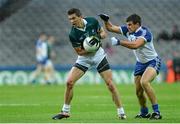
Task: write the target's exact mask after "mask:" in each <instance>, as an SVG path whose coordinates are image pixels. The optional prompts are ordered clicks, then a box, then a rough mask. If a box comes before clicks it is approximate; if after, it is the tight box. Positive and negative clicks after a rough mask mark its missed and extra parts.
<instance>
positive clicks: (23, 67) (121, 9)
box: [0, 0, 180, 84]
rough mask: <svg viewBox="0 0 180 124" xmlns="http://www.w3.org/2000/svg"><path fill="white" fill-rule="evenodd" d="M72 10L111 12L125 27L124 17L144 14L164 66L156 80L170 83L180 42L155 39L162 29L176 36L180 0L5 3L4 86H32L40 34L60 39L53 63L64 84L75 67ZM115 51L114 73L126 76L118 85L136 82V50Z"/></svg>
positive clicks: (0, 38)
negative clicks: (69, 14)
mask: <svg viewBox="0 0 180 124" xmlns="http://www.w3.org/2000/svg"><path fill="white" fill-rule="evenodd" d="M72 7H76V8H79V9H80V10H81V11H82V12H83V14H84V15H85V16H95V17H96V18H97V19H98V20H99V18H98V16H97V14H98V13H107V14H109V15H110V16H111V21H112V22H113V23H115V24H117V25H120V24H124V23H125V18H126V17H127V16H128V15H130V14H132V13H137V14H139V15H140V16H142V20H143V24H144V25H145V26H148V27H150V29H151V30H152V33H153V34H154V45H155V48H156V50H157V52H158V53H159V55H160V57H161V58H162V62H163V66H162V71H161V74H160V76H159V77H158V78H157V80H158V81H157V82H164V81H166V78H167V77H166V76H167V73H168V70H167V66H166V63H167V61H168V60H174V58H178V57H179V56H180V45H179V42H180V41H179V40H168V41H165V40H162V39H160V40H158V42H157V40H156V39H157V37H158V34H159V33H160V32H161V31H163V30H166V31H167V32H168V33H169V34H171V32H172V27H173V26H174V25H177V26H178V27H180V21H179V20H180V14H179V11H180V4H179V0H53V1H50V0H0V17H1V18H0V70H1V73H0V84H4V83H5V84H11V83H13V82H16V83H17V82H19V83H20V82H21V83H24V84H26V83H28V82H29V77H28V76H27V75H28V74H27V73H26V72H28V73H29V72H31V71H32V70H34V68H35V64H36V61H35V46H34V45H35V41H36V40H37V38H38V35H39V33H41V32H46V33H48V34H51V35H54V36H55V37H56V39H57V42H56V45H55V51H56V53H57V57H56V59H55V60H54V63H55V67H56V69H57V71H58V72H60V73H58V74H59V75H63V76H60V77H59V78H58V82H61V83H63V82H64V78H65V77H64V76H66V73H64V72H66V71H68V70H69V69H70V67H71V66H72V64H73V63H74V62H75V60H76V57H77V55H76V54H75V52H74V51H73V49H72V47H71V44H70V42H69V39H68V32H69V30H70V24H69V21H68V19H67V15H66V12H67V10H68V9H69V8H72ZM100 22H101V21H100ZM112 35H113V34H111V33H109V36H108V38H106V39H105V40H104V44H103V46H104V47H105V44H106V43H107V42H108V41H109V38H110V37H111V36H112ZM112 49H113V51H114V53H112V54H110V55H109V54H108V60H109V62H110V64H111V66H112V68H113V70H115V71H118V72H117V73H115V75H116V77H118V76H119V77H120V78H121V80H117V82H120V83H123V82H132V80H133V79H132V70H133V67H134V64H135V57H134V55H133V52H132V51H131V50H128V49H126V48H122V47H113V48H112ZM119 71H120V72H119ZM128 71H129V72H128ZM16 72H18V73H16ZM61 72H63V73H61ZM87 75H89V77H86V78H90V75H91V74H87ZM127 75H129V76H127ZM124 77H125V78H124ZM129 78H131V79H130V80H128V79H129Z"/></svg>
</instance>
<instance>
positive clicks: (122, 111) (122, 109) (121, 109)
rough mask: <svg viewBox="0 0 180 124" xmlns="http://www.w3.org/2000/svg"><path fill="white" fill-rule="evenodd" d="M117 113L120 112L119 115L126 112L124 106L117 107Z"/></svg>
mask: <svg viewBox="0 0 180 124" xmlns="http://www.w3.org/2000/svg"><path fill="white" fill-rule="evenodd" d="M117 113H118V115H121V114H125V112H124V108H123V107H121V108H117Z"/></svg>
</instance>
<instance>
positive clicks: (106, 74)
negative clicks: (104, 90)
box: [100, 69, 126, 119]
mask: <svg viewBox="0 0 180 124" xmlns="http://www.w3.org/2000/svg"><path fill="white" fill-rule="evenodd" d="M100 75H101V77H102V78H103V79H104V81H105V83H106V85H107V87H108V89H109V91H110V92H111V94H112V99H113V101H114V103H115V104H116V107H117V111H118V116H119V118H121V119H126V115H125V112H124V109H123V106H122V103H121V100H120V97H119V93H118V90H117V88H116V86H115V85H114V84H113V81H112V72H111V70H110V69H109V70H106V71H104V72H101V73H100Z"/></svg>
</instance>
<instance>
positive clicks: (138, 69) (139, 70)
mask: <svg viewBox="0 0 180 124" xmlns="http://www.w3.org/2000/svg"><path fill="white" fill-rule="evenodd" d="M147 67H153V68H154V69H155V70H156V72H157V74H159V70H160V67H161V59H160V58H159V57H156V58H155V59H153V60H151V61H149V62H147V63H140V62H136V66H135V70H134V76H137V75H143V73H144V71H145V70H146V68H147Z"/></svg>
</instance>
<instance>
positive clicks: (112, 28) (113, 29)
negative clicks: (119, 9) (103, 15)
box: [104, 21, 121, 34]
mask: <svg viewBox="0 0 180 124" xmlns="http://www.w3.org/2000/svg"><path fill="white" fill-rule="evenodd" d="M104 25H105V27H106V29H107V30H108V31H110V32H114V33H118V34H121V30H120V27H119V26H116V25H113V24H112V23H111V22H110V21H107V22H104Z"/></svg>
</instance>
